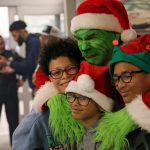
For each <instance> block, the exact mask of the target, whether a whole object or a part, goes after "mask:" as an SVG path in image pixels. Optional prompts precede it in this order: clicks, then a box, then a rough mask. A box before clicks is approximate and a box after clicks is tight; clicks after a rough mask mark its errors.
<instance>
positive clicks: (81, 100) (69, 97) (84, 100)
mask: <svg viewBox="0 0 150 150" xmlns="http://www.w3.org/2000/svg"><path fill="white" fill-rule="evenodd" d="M67 100H68V101H69V102H70V103H74V102H75V101H76V100H77V101H78V104H79V105H81V106H87V105H88V104H89V102H90V101H91V98H88V97H85V96H78V97H77V96H75V94H74V93H71V92H68V93H67Z"/></svg>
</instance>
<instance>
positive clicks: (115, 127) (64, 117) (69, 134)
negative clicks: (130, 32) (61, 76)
mask: <svg viewBox="0 0 150 150" xmlns="http://www.w3.org/2000/svg"><path fill="white" fill-rule="evenodd" d="M47 105H48V107H49V109H50V116H49V125H50V128H51V129H52V130H53V134H54V137H55V138H56V140H58V141H59V142H60V143H62V144H66V141H67V140H68V139H69V141H70V143H71V145H73V144H74V143H79V142H80V140H81V139H82V137H83V136H84V134H85V132H86V130H85V128H84V126H83V124H82V123H81V122H80V121H77V120H75V119H73V117H72V115H71V110H70V106H69V103H68V101H67V98H66V96H65V95H63V94H57V95H55V96H53V97H52V98H51V99H50V100H49V101H48V103H47ZM114 118H115V119H114ZM136 128H138V126H137V125H136V124H135V123H134V122H133V120H132V119H131V117H130V116H129V114H128V112H127V110H126V108H124V109H122V110H120V111H118V112H114V113H112V112H107V113H105V115H104V117H103V118H102V120H101V121H100V123H99V125H98V126H97V127H96V128H95V130H96V135H95V137H93V142H102V144H101V145H100V147H99V150H108V149H110V148H112V147H113V149H114V150H123V149H125V148H126V147H128V140H127V139H126V136H127V134H128V133H129V132H131V131H133V130H135V129H136Z"/></svg>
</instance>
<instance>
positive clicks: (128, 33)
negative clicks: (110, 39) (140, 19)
mask: <svg viewBox="0 0 150 150" xmlns="http://www.w3.org/2000/svg"><path fill="white" fill-rule="evenodd" d="M136 38H137V33H136V31H135V30H133V29H127V30H123V31H122V32H121V40H122V41H123V42H125V43H126V42H129V41H131V40H134V39H136Z"/></svg>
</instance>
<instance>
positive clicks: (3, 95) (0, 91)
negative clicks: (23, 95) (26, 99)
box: [0, 50, 23, 101]
mask: <svg viewBox="0 0 150 150" xmlns="http://www.w3.org/2000/svg"><path fill="white" fill-rule="evenodd" d="M0 55H2V56H4V57H6V58H7V59H9V60H11V61H18V62H19V61H22V60H23V58H22V57H21V56H19V55H18V54H17V53H16V52H15V51H13V50H5V51H4V52H3V53H1V54H0ZM16 95H17V79H16V73H15V72H14V73H11V74H3V73H0V100H1V101H2V100H4V99H5V100H6V99H10V98H11V97H12V96H16Z"/></svg>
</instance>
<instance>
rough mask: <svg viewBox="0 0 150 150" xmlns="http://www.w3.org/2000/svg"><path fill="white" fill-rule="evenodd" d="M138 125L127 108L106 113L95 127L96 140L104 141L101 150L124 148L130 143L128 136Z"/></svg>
mask: <svg viewBox="0 0 150 150" xmlns="http://www.w3.org/2000/svg"><path fill="white" fill-rule="evenodd" d="M137 128H138V126H137V125H136V124H135V123H134V122H133V120H132V119H131V117H130V116H129V114H128V112H127V109H126V108H123V109H121V110H120V111H117V112H108V113H105V115H104V117H103V118H102V120H101V122H100V124H99V125H98V127H97V128H96V129H95V130H96V136H95V138H94V142H102V144H101V145H100V147H99V150H108V149H110V148H113V150H123V149H124V148H125V147H126V146H129V145H128V140H127V139H126V136H127V135H128V133H129V132H131V131H133V130H135V129H137Z"/></svg>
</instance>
